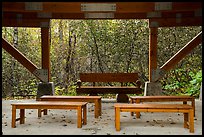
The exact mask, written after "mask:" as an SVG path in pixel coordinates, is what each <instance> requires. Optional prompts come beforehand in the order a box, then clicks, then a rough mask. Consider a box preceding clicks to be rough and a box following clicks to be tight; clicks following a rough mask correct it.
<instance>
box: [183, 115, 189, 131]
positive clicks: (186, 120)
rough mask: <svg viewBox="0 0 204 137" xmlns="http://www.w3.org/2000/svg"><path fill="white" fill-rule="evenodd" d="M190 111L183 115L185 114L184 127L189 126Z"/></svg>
mask: <svg viewBox="0 0 204 137" xmlns="http://www.w3.org/2000/svg"><path fill="white" fill-rule="evenodd" d="M188 115H189V114H188V113H183V116H184V125H183V127H184V128H189V126H188Z"/></svg>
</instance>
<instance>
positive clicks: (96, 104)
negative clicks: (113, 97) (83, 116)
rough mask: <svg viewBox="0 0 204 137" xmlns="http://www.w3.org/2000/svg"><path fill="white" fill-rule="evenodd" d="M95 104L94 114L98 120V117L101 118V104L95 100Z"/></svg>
mask: <svg viewBox="0 0 204 137" xmlns="http://www.w3.org/2000/svg"><path fill="white" fill-rule="evenodd" d="M94 103H95V110H94V114H95V118H98V116H99V112H100V111H99V109H100V108H99V102H98V100H95V101H94Z"/></svg>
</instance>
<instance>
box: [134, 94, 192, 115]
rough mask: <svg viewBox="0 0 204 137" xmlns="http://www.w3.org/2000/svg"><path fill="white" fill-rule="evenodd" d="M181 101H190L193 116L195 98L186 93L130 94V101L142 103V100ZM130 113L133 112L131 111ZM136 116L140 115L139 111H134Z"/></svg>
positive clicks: (184, 102)
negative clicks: (172, 94)
mask: <svg viewBox="0 0 204 137" xmlns="http://www.w3.org/2000/svg"><path fill="white" fill-rule="evenodd" d="M172 101H176V102H179V101H181V102H183V104H187V102H188V101H190V102H191V106H192V107H193V110H194V116H195V98H194V97H192V96H188V95H182V96H130V103H136V104H139V103H142V102H172ZM131 115H133V113H132V112H131ZM136 117H137V118H139V117H140V113H139V112H137V113H136Z"/></svg>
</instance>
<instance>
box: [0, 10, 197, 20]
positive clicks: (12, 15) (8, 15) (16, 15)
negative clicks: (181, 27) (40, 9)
mask: <svg viewBox="0 0 204 137" xmlns="http://www.w3.org/2000/svg"><path fill="white" fill-rule="evenodd" d="M198 14H199V12H195V11H187V12H184V11H181V12H171V13H169V12H147V13H145V12H141V13H114V19H156V18H158V19H159V18H176V17H181V18H185V17H192V18H194V17H197V16H198ZM2 17H3V18H4V19H30V18H32V19H85V13H34V12H32V13H30V12H3V14H2Z"/></svg>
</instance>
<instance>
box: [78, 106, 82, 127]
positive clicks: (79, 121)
mask: <svg viewBox="0 0 204 137" xmlns="http://www.w3.org/2000/svg"><path fill="white" fill-rule="evenodd" d="M77 127H78V128H81V127H82V107H78V108H77Z"/></svg>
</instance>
